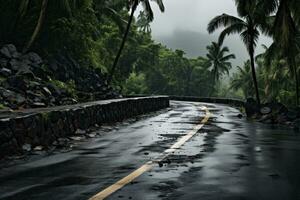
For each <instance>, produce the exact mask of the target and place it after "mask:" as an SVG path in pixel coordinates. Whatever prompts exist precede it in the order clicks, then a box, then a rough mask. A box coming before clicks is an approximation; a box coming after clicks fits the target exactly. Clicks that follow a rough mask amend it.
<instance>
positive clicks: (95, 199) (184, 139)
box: [89, 107, 210, 200]
mask: <svg viewBox="0 0 300 200" xmlns="http://www.w3.org/2000/svg"><path fill="white" fill-rule="evenodd" d="M201 109H203V110H205V112H206V114H205V117H204V118H203V119H202V121H201V123H200V124H198V125H196V126H195V127H194V128H193V129H192V130H191V131H190V132H188V133H187V134H186V135H185V136H183V137H181V138H179V139H178V140H177V142H176V143H175V144H173V145H172V146H171V147H170V148H169V149H167V150H165V151H164V153H163V154H162V155H161V156H159V157H158V158H156V159H155V160H153V161H149V162H147V163H146V164H144V165H142V166H141V167H140V168H138V169H137V170H135V171H134V172H132V173H131V174H129V175H128V176H126V177H124V178H123V179H121V180H119V181H118V182H116V183H115V184H113V185H111V186H109V187H107V188H106V189H104V190H102V191H101V192H99V193H98V194H96V195H94V196H93V197H91V198H90V199H89V200H102V199H105V198H107V197H108V196H110V195H111V194H113V193H114V192H116V191H118V190H119V189H121V188H122V187H124V186H125V185H127V184H128V183H130V182H132V181H133V180H134V179H136V178H137V177H139V176H140V175H142V174H143V173H145V172H147V171H149V170H150V169H152V168H153V167H154V165H155V164H156V163H159V162H161V161H163V160H164V159H165V158H166V157H168V156H169V155H170V154H171V153H174V152H175V151H176V150H178V149H179V148H180V147H181V146H182V145H184V144H185V143H186V142H187V141H188V140H189V139H191V138H192V137H193V136H194V135H195V134H196V133H197V132H198V131H199V130H200V129H201V128H202V127H203V126H204V124H206V123H207V122H208V119H209V118H210V112H209V110H208V108H206V107H202V108H201Z"/></svg>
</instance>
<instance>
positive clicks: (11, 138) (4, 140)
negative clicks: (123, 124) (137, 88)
mask: <svg viewBox="0 0 300 200" xmlns="http://www.w3.org/2000/svg"><path fill="white" fill-rule="evenodd" d="M168 106H169V98H168V97H166V96H156V97H141V98H127V99H115V100H104V101H96V102H89V103H83V104H76V105H70V106H58V107H51V108H41V109H29V110H24V111H22V112H13V113H7V114H2V115H0V159H1V158H3V157H5V156H8V155H15V154H21V153H22V151H23V148H22V147H23V145H24V144H30V145H31V146H32V147H34V146H38V145H42V146H44V147H47V146H50V145H51V144H52V143H53V142H54V141H56V140H57V139H58V138H62V137H68V136H72V135H74V133H75V132H76V130H85V129H88V128H89V127H91V126H94V125H95V124H99V125H101V124H103V123H110V122H117V121H121V120H123V119H126V118H130V117H133V116H137V115H140V114H144V113H148V112H152V111H156V110H159V109H162V108H166V107H168Z"/></svg>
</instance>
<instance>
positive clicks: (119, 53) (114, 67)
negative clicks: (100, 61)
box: [107, 0, 138, 84]
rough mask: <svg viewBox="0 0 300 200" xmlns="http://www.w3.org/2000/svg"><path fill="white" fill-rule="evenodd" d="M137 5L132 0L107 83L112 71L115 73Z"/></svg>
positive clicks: (111, 76)
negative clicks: (127, 19) (128, 16)
mask: <svg viewBox="0 0 300 200" xmlns="http://www.w3.org/2000/svg"><path fill="white" fill-rule="evenodd" d="M137 6H138V1H137V0H135V1H134V4H133V6H132V9H131V14H130V18H129V21H128V24H127V28H126V31H125V34H124V36H123V40H122V43H121V46H120V48H119V51H118V53H117V55H116V58H115V60H114V64H113V66H112V68H111V70H110V73H109V76H108V80H107V81H108V84H110V83H111V81H112V79H113V76H114V73H115V71H116V67H117V64H118V62H119V59H120V57H121V54H122V51H123V49H124V46H125V43H126V40H127V36H128V34H129V31H130V27H131V24H132V20H133V17H134V12H135V10H136V8H137Z"/></svg>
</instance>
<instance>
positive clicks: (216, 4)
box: [151, 0, 270, 65]
mask: <svg viewBox="0 0 300 200" xmlns="http://www.w3.org/2000/svg"><path fill="white" fill-rule="evenodd" d="M164 4H165V7H166V11H165V12H164V13H161V12H160V11H159V9H158V6H157V5H155V4H153V5H152V7H153V10H154V14H155V19H154V21H153V22H152V24H151V27H152V35H153V38H154V39H155V40H156V41H157V42H161V43H162V44H165V45H167V46H168V47H169V48H173V49H176V48H178V49H183V50H185V51H186V52H187V54H188V56H190V57H197V56H199V55H202V56H205V54H206V46H207V45H208V44H209V43H210V42H211V41H217V38H218V33H219V32H220V31H219V32H216V33H215V34H213V35H209V34H208V32H207V30H206V28H207V24H208V22H209V21H210V20H211V19H212V18H213V17H215V16H216V15H220V14H222V13H227V14H231V15H236V7H235V3H234V1H233V0H164ZM220 30H221V29H220ZM260 43H264V44H269V43H270V39H268V38H266V37H262V39H261V40H260ZM225 45H226V46H228V47H229V48H230V50H231V52H232V53H234V54H236V56H237V60H236V61H234V62H233V64H234V65H240V64H241V63H242V62H243V61H244V60H246V59H248V55H247V52H246V50H245V47H244V46H243V44H242V43H241V41H240V38H239V36H238V35H235V36H231V37H229V38H228V39H226V41H225ZM259 52H261V47H260V45H258V50H257V53H259Z"/></svg>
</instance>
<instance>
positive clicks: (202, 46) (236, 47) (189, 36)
mask: <svg viewBox="0 0 300 200" xmlns="http://www.w3.org/2000/svg"><path fill="white" fill-rule="evenodd" d="M153 37H154V39H155V40H156V41H158V42H161V43H163V44H165V45H167V46H168V47H169V48H172V49H183V50H185V51H186V53H187V55H188V56H189V57H198V56H205V55H206V53H207V51H206V46H207V45H209V44H210V43H211V42H212V41H217V38H218V37H217V35H209V34H204V33H200V32H196V31H185V30H175V31H174V32H173V33H172V34H171V35H154V36H153ZM265 42H266V43H269V41H268V40H266V41H265ZM225 45H226V46H228V47H229V49H230V51H231V52H232V53H234V54H235V55H236V57H237V58H236V60H235V61H233V66H234V68H233V71H234V69H235V66H237V65H242V64H243V62H244V61H245V60H247V59H248V54H247V51H246V49H245V47H244V45H243V43H242V42H241V41H240V38H239V36H237V35H236V36H230V37H228V38H227V39H226V40H225ZM260 51H261V48H260V45H259V48H258V50H257V53H259V52H260Z"/></svg>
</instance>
